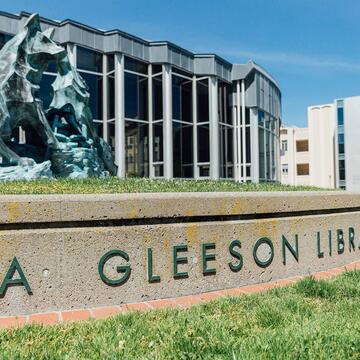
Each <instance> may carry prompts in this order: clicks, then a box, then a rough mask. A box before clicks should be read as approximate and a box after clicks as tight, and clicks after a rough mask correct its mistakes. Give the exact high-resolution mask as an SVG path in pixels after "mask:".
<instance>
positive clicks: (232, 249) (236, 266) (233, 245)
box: [229, 240, 243, 272]
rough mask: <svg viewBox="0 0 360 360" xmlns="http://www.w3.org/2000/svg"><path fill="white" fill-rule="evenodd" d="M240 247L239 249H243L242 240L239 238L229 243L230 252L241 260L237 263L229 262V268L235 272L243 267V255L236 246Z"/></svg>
mask: <svg viewBox="0 0 360 360" xmlns="http://www.w3.org/2000/svg"><path fill="white" fill-rule="evenodd" d="M236 247H238V248H239V249H241V242H240V241H239V240H233V241H232V242H231V243H230V245H229V252H230V254H231V255H232V256H233V257H234V258H236V259H238V260H239V262H238V263H237V264H233V263H232V262H229V268H230V269H231V271H233V272H238V271H240V270H241V269H242V267H243V257H242V255H241V254H240V252H239V251H237V250H236V249H235V248H236Z"/></svg>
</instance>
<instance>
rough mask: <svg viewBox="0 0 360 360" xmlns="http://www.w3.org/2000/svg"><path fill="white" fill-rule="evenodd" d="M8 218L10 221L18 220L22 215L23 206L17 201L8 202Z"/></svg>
mask: <svg viewBox="0 0 360 360" xmlns="http://www.w3.org/2000/svg"><path fill="white" fill-rule="evenodd" d="M6 210H7V219H8V221H9V222H10V223H13V222H17V221H18V219H19V218H20V217H21V214H22V213H21V207H20V204H19V203H17V202H9V203H7V204H6Z"/></svg>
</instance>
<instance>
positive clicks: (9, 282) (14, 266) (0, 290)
mask: <svg viewBox="0 0 360 360" xmlns="http://www.w3.org/2000/svg"><path fill="white" fill-rule="evenodd" d="M15 271H17V272H18V274H19V276H20V278H19V279H13V276H14V274H15ZM9 286H24V288H25V290H26V291H27V293H28V294H29V295H32V290H31V288H30V285H29V283H28V281H27V280H26V276H25V275H24V272H23V271H22V268H21V266H20V264H19V262H18V260H17V258H16V257H14V258H13V260H12V262H11V264H10V267H9V270H8V271H7V273H6V275H5V278H4V281H3V282H2V284H1V287H0V298H3V297H4V296H5V294H6V291H7V289H8V287H9Z"/></svg>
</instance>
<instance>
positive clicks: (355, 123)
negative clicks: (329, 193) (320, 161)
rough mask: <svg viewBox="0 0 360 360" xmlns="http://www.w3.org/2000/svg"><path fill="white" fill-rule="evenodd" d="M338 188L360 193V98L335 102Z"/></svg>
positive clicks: (354, 97) (355, 97) (349, 98)
mask: <svg viewBox="0 0 360 360" xmlns="http://www.w3.org/2000/svg"><path fill="white" fill-rule="evenodd" d="M334 107H335V109H336V111H335V117H336V125H335V168H336V174H337V178H336V186H337V187H339V188H343V189H347V190H350V191H360V166H359V164H360V142H359V136H360V126H359V119H360V96H353V97H348V98H343V99H337V100H335V103H334Z"/></svg>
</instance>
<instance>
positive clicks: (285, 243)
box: [281, 234, 299, 265]
mask: <svg viewBox="0 0 360 360" xmlns="http://www.w3.org/2000/svg"><path fill="white" fill-rule="evenodd" d="M281 237H282V252H283V264H284V265H286V248H288V249H289V250H290V252H291V254H292V256H293V257H294V258H295V260H296V261H297V262H299V240H298V235H297V234H295V248H293V247H292V246H291V245H290V243H289V242H288V241H287V239H286V237H285V236H284V235H282V236H281Z"/></svg>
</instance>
